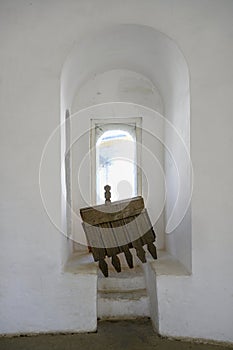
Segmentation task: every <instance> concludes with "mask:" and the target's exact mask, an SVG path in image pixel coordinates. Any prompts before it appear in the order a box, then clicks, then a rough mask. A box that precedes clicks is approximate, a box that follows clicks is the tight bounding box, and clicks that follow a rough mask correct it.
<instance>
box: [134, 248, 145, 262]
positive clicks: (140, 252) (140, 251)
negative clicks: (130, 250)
mask: <svg viewBox="0 0 233 350" xmlns="http://www.w3.org/2000/svg"><path fill="white" fill-rule="evenodd" d="M135 248H136V252H137V256H138V257H139V259H140V260H141V262H142V263H145V262H146V252H145V250H144V249H143V248H142V247H140V246H138V247H135Z"/></svg>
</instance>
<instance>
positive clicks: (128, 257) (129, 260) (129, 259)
mask: <svg viewBox="0 0 233 350" xmlns="http://www.w3.org/2000/svg"><path fill="white" fill-rule="evenodd" d="M124 254H125V259H126V261H127V264H128V266H129V268H130V269H132V268H133V256H132V254H131V253H130V251H129V249H125V250H124Z"/></svg>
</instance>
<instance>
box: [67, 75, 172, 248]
mask: <svg viewBox="0 0 233 350" xmlns="http://www.w3.org/2000/svg"><path fill="white" fill-rule="evenodd" d="M111 102H113V103H111ZM114 102H116V103H114ZM95 105H97V106H96V107H92V108H87V107H90V106H95ZM140 105H143V106H147V107H149V108H150V109H149V110H148V109H146V108H142V107H140ZM85 108H87V109H85ZM80 110H82V111H81V112H79V113H76V114H75V111H80ZM153 111H155V114H156V115H157V113H156V111H158V112H160V113H162V111H163V102H162V99H161V96H160V93H159V91H158V89H157V88H156V87H155V86H154V85H153V84H152V83H151V81H150V80H148V79H146V78H145V77H144V76H142V75H141V74H138V73H136V72H132V71H129V70H119V69H115V70H111V71H107V72H105V73H102V74H95V76H94V78H93V79H90V80H88V81H87V82H86V83H85V84H84V85H83V86H82V87H81V88H80V89H79V90H78V91H77V94H76V96H75V99H74V102H73V106H72V112H73V113H72V116H71V125H72V132H71V134H72V139H73V140H76V141H75V142H74V143H73V145H72V147H71V158H72V166H71V168H72V189H71V193H72V208H73V211H74V212H75V213H77V214H78V217H77V218H76V216H75V215H73V232H72V238H73V239H74V241H75V242H81V243H84V242H83V241H85V240H84V237H83V229H82V226H81V220H80V217H79V209H80V208H82V207H84V206H90V205H92V204H93V203H92V202H91V183H92V181H93V179H91V178H90V177H91V163H92V160H91V157H92V154H91V152H90V136H91V131H90V128H91V119H96V120H97V119H99V120H100V119H102V120H103V119H105V120H106V121H107V120H108V119H116V120H117V118H123V119H121V120H122V122H124V120H126V121H127V120H128V119H129V118H132V119H133V118H142V135H141V136H142V144H141V143H140V146H139V149H140V158H141V164H139V165H140V167H141V169H142V195H143V197H144V200H145V203H146V206H147V208H148V211H149V213H150V216H151V220H152V222H153V224H155V227H156V232H157V247H158V249H164V217H163V213H162V212H163V208H164V203H165V176H164V146H163V144H162V142H163V140H164V130H163V128H164V126H163V118H162V117H157V120H156V118H155V117H154V116H153ZM156 135H157V136H156ZM87 174H88V175H87Z"/></svg>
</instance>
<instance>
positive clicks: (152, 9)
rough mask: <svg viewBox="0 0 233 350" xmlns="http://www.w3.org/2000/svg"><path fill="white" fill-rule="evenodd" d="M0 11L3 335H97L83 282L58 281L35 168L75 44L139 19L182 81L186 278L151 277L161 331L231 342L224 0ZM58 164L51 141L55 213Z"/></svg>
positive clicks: (230, 54)
mask: <svg viewBox="0 0 233 350" xmlns="http://www.w3.org/2000/svg"><path fill="white" fill-rule="evenodd" d="M0 7H1V11H0V17H1V19H0V26H1V31H0V37H1V54H0V64H1V85H0V88H1V94H0V96H1V100H0V104H1V115H2V119H1V121H2V124H1V125H2V127H1V133H2V134H1V149H0V152H1V159H2V171H1V185H2V190H1V201H2V209H1V215H2V216H1V226H2V227H1V228H2V230H1V232H2V233H1V251H0V259H1V265H0V266H1V267H0V274H1V296H0V311H1V314H2V315H4V317H1V322H0V330H1V333H4V332H6V333H15V332H16V333H17V332H30V331H34V332H40V331H53V330H68V331H69V330H71V329H73V325H75V327H74V328H75V330H77V331H80V330H86V331H87V330H89V329H90V327H89V325H90V324H92V326H93V327H92V328H93V329H94V323H95V322H96V321H95V317H96V315H95V313H94V312H93V311H92V310H93V307H92V305H91V304H90V317H88V318H86V317H84V316H85V315H86V314H87V312H86V309H85V310H84V309H83V308H82V306H83V305H86V303H85V300H86V295H87V291H90V292H91V290H92V287H93V288H94V283H93V284H92V287H91V286H90V285H89V284H88V283H89V282H90V281H91V278H92V277H87V278H86V279H85V278H84V279H83V278H81V277H80V276H79V277H77V276H75V278H73V277H70V279H69V280H67V279H66V278H65V277H64V275H61V269H60V266H61V264H60V258H61V249H62V247H64V240H63V237H62V236H60V235H59V233H58V231H57V230H56V229H55V227H54V226H53V225H52V224H51V222H50V221H49V219H48V217H47V215H46V214H45V211H44V208H43V206H42V202H41V198H40V194H39V186H38V167H39V162H40V157H41V153H42V149H43V147H44V145H45V143H46V140H47V139H48V137H49V135H50V133H51V132H52V131H53V130H54V128H55V127H56V126H57V124H58V123H59V116H60V95H59V89H60V81H59V79H60V72H61V69H62V65H63V63H64V62H65V60H66V57H67V56H68V54H69V52H70V51H71V50H72V48H73V45H74V44H75V43H76V42H79V41H80V40H82V39H83V38H84V37H85V36H86V35H87V34H88V33H89V34H90V33H92V32H93V31H94V32H95V31H96V30H97V29H99V28H101V27H103V26H107V25H109V24H112V23H114V24H121V23H137V24H141V25H147V26H150V27H153V28H154V29H156V30H158V31H160V32H163V33H164V34H166V35H168V36H169V37H171V38H172V39H173V40H174V41H175V42H176V43H177V44H178V45H179V47H180V48H181V50H182V52H183V53H184V56H185V57H186V60H187V63H188V67H189V71H190V77H191V116H192V118H191V155H192V161H193V165H194V174H195V183H194V192H193V197H192V257H193V259H192V260H193V262H192V272H193V274H192V276H191V277H190V276H189V277H187V278H185V279H184V277H180V276H176V277H169V276H162V277H161V278H158V277H157V281H158V286H160V289H159V290H158V293H157V294H158V295H160V300H161V302H160V304H159V305H160V310H159V312H160V315H161V319H160V325H161V328H160V331H161V333H163V334H167V335H176V336H191V337H202V338H210V339H216V340H225V341H233V338H232V335H233V332H232V324H233V319H232V300H233V299H232V290H233V285H232V266H233V260H232V259H233V255H232V244H233V236H232V212H233V207H232V178H233V167H232V164H231V162H230V161H229V160H230V159H231V157H232V118H231V113H232V109H233V102H232V82H233V76H232V72H233V69H232V62H233V48H232V37H233V27H232V13H233V3H232V1H230V0H206V1H204V2H203V1H186V0H174V1H164V0H156V1H153V2H150V1H144V2H142V1H139V0H136V1H131V0H126V1H124V3H123V4H122V6H119V2H116V1H113V0H108V1H105V0H101V1H92V0H90V1H81V0H80V1H76V0H68V1H66V2H64V1H60V0H58V1H57V0H56V1H55V0H50V1H47V2H40V1H35V2H34V1H30V2H29V1H22V0H19V1H11V2H9V1H2V2H1V5H0ZM109 69H112V68H111V67H110V68H109ZM131 69H132V67H131ZM136 71H137V69H136ZM141 74H143V72H141ZM80 76H81V75H80ZM160 90H161V89H160ZM59 169H60V146H59V139H57V140H56V143H55V147H54V152H53V162H52V166H51V169H50V177H49V178H48V180H50V182H49V187H51V189H52V188H54V191H53V193H54V207H56V210H57V212H59V213H60V215H58V216H59V217H61V212H60V176H59ZM65 240H66V239H65ZM61 241H62V242H61ZM61 243H62V244H61ZM88 281H89V282H88ZM91 283H92V282H91ZM68 290H69V292H70V294H69V296H68V295H67V294H66V293H67V291H68ZM71 291H72V293H71ZM88 300H89V302H90V300H94V295H92V299H91V296H90V298H89V297H88ZM93 304H94V301H93ZM90 322H94V323H90Z"/></svg>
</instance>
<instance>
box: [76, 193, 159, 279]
mask: <svg viewBox="0 0 233 350" xmlns="http://www.w3.org/2000/svg"><path fill="white" fill-rule="evenodd" d="M80 213H81V217H82V219H83V229H84V231H85V233H86V236H87V241H88V245H89V246H90V247H91V252H92V254H93V257H94V260H95V261H98V262H99V267H100V269H101V271H102V272H103V274H104V276H106V277H107V276H108V266H107V263H106V262H105V257H106V256H108V257H111V263H112V265H113V266H114V268H115V270H116V271H117V272H120V271H121V264H120V260H119V258H118V256H117V255H118V254H119V253H121V252H123V253H124V255H125V258H126V261H127V264H128V266H129V267H130V268H133V257H132V254H131V252H130V249H132V248H134V249H135V250H136V253H137V256H138V258H139V259H140V260H141V261H142V262H143V263H145V262H146V252H145V250H144V248H143V246H145V245H147V249H148V251H149V252H150V254H151V255H152V257H153V258H154V259H157V252H156V247H155V245H154V242H155V238H156V236H155V232H154V230H153V226H152V224H151V222H150V218H149V215H148V212H147V210H146V209H145V208H144V201H143V198H142V197H134V198H131V199H127V200H123V201H117V202H114V203H110V202H109V203H107V204H104V205H99V206H95V207H88V208H82V209H80Z"/></svg>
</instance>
